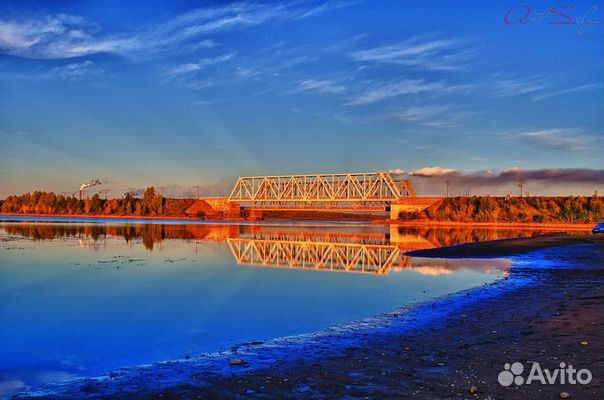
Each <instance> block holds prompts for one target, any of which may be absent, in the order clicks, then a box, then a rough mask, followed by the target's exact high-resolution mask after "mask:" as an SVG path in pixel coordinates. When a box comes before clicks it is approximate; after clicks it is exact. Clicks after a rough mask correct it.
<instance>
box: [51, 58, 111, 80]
mask: <svg viewBox="0 0 604 400" xmlns="http://www.w3.org/2000/svg"><path fill="white" fill-rule="evenodd" d="M94 65H95V64H94V62H93V61H91V60H84V61H82V62H77V63H70V64H67V65H64V66H62V67H56V68H54V69H53V72H54V73H55V74H56V75H57V76H58V77H60V78H61V79H69V80H78V79H81V78H82V77H84V76H85V75H88V74H91V73H100V72H103V71H102V70H101V69H98V68H95V66H94Z"/></svg>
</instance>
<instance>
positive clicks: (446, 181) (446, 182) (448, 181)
mask: <svg viewBox="0 0 604 400" xmlns="http://www.w3.org/2000/svg"><path fill="white" fill-rule="evenodd" d="M450 183H451V181H450V180H449V179H447V180H445V184H446V185H447V193H446V196H445V197H449V184H450Z"/></svg>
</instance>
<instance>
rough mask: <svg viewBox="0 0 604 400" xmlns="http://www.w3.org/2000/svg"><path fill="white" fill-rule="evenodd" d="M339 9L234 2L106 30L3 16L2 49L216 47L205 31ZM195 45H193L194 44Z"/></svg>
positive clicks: (51, 53)
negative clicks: (125, 29)
mask: <svg viewBox="0 0 604 400" xmlns="http://www.w3.org/2000/svg"><path fill="white" fill-rule="evenodd" d="M336 8H340V6H335V5H334V6H331V5H329V6H328V3H325V4H323V7H322V6H321V5H319V6H316V7H308V6H306V5H305V4H303V3H300V2H297V1H292V2H289V3H265V4H260V3H244V2H241V3H231V4H224V5H219V6H215V7H206V8H200V9H195V10H192V11H189V12H186V13H184V14H181V15H179V16H177V17H174V18H172V19H168V20H166V21H165V22H163V23H160V24H157V25H155V26H153V27H152V28H149V29H146V30H142V31H138V32H130V33H121V34H107V33H105V32H103V31H102V30H101V29H100V28H99V27H98V26H96V25H94V24H91V23H88V22H86V21H84V20H83V19H82V18H81V17H78V16H70V15H64V14H58V15H47V16H45V17H42V18H21V19H6V18H5V19H1V20H0V53H4V54H10V55H13V56H18V57H24V58H37V59H63V58H73V57H80V56H86V55H90V54H96V53H110V54H119V55H122V56H129V57H136V56H140V55H150V54H156V53H159V52H165V51H169V50H177V51H183V50H191V49H192V48H199V47H213V46H214V45H215V43H214V42H213V41H212V40H210V39H208V38H207V37H206V38H203V36H207V35H210V34H213V33H217V32H223V31H227V30H232V29H237V28H245V27H249V26H255V25H260V24H263V23H267V22H269V21H272V20H288V19H289V20H291V19H301V18H307V17H310V16H313V15H317V14H320V13H322V12H327V11H330V10H334V9H336ZM191 46H193V47H191Z"/></svg>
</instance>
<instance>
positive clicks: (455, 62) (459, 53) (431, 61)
mask: <svg viewBox="0 0 604 400" xmlns="http://www.w3.org/2000/svg"><path fill="white" fill-rule="evenodd" d="M464 45H465V42H464V41H461V40H457V39H436V40H427V39H425V38H421V37H413V38H410V39H407V40H405V41H403V42H401V43H397V44H393V45H387V46H380V47H374V48H371V49H367V50H359V51H355V52H353V53H351V55H350V56H351V57H352V59H353V60H355V61H360V62H374V63H383V64H395V65H404V66H412V67H419V68H425V69H429V70H453V69H457V68H459V67H460V66H461V64H462V62H463V61H465V59H466V58H467V56H468V53H469V50H464V49H463V46H464Z"/></svg>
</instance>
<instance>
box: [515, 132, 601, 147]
mask: <svg viewBox="0 0 604 400" xmlns="http://www.w3.org/2000/svg"><path fill="white" fill-rule="evenodd" d="M515 137H517V138H519V139H520V140H521V141H523V142H525V143H527V144H530V145H534V146H537V147H543V148H548V149H553V150H585V149H588V148H590V147H591V146H592V145H593V144H594V139H593V138H592V137H590V136H587V135H585V134H584V133H583V132H581V131H580V130H578V129H572V128H555V129H541V130H538V131H528V132H521V133H518V134H516V135H515Z"/></svg>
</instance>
